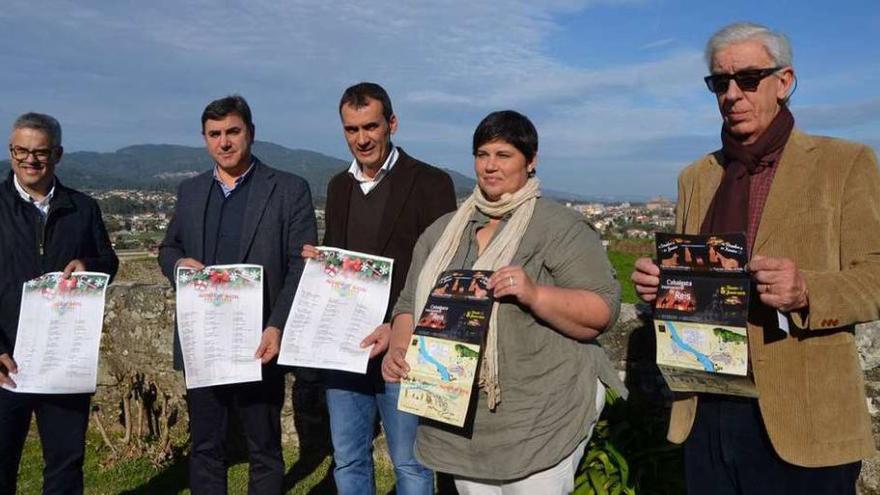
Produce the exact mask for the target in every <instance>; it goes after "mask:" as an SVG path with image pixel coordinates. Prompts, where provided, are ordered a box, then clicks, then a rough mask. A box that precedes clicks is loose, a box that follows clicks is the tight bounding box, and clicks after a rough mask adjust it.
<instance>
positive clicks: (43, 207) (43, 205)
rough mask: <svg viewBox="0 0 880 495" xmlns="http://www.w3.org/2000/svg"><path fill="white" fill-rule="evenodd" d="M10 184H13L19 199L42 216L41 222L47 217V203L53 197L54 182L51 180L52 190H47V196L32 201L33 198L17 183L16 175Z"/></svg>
mask: <svg viewBox="0 0 880 495" xmlns="http://www.w3.org/2000/svg"><path fill="white" fill-rule="evenodd" d="M12 183H13V184H15V190H16V191H18V195H19V196H21V199H23V200H25V201H27V202H28V203H30V204H32V205H34V206H36V207H37V209H38V210H40V215H42V216H43V220H45V219H46V217H47V216H48V215H49V202H50V201H52V197H54V196H55V180H54V179H53V180H52V188H51V189H49V194H47V195H46V197H45V198H43V199H42V200H37V199H34V197H33V196H31V195H30V194H28V193H27V191H25V190H24V188H23V187H21V184H20V183H19V182H18V177H17V176H16V175H14V174H13V175H12Z"/></svg>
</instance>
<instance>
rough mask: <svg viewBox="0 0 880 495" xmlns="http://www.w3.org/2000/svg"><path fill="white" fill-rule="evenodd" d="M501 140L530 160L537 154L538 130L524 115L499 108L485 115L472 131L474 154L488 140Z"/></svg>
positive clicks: (527, 160)
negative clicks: (497, 110) (499, 109)
mask: <svg viewBox="0 0 880 495" xmlns="http://www.w3.org/2000/svg"><path fill="white" fill-rule="evenodd" d="M499 139H500V140H502V141H504V142H507V143H509V144H511V145H512V146H513V147H514V148H516V149H518V150H519V151H520V153H522V154H523V155H525V157H526V162H531V161H532V160H533V159H534V158H535V155H537V154H538V130H537V129H535V125H534V124H532V121H531V120H529V118H528V117H526V116H525V115H523V114H521V113H519V112H515V111H513V110H501V111H499V112H492V113H490V114H489V115H487V116H486V117H485V118H484V119H483V120H482V121H481V122H480V125H478V126H477V130H475V131H474V149H473V154H474V156H476V155H477V149H478V148H479V147H480V146H482V145H484V144H486V143H489V142H492V141H496V140H499Z"/></svg>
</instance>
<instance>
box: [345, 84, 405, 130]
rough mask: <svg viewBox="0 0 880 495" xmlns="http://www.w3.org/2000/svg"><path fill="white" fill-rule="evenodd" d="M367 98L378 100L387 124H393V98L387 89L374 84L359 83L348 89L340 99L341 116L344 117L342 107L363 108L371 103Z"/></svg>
mask: <svg viewBox="0 0 880 495" xmlns="http://www.w3.org/2000/svg"><path fill="white" fill-rule="evenodd" d="M367 98H369V99H372V100H376V101H378V102H379V103H381V104H382V116H383V117H385V121H386V122H391V116H392V115H394V109H393V108H392V107H391V98H390V97H389V96H388V92H387V91H385V88H383V87H382V86H379V85H378V84H376V83H372V82H362V83H357V84H355V85H354V86H350V87H348V88H347V89H346V90H345V92H343V93H342V98H340V99H339V115H342V107H344V106H345V105H351V106H352V107H354V108H356V109H357V108H363V107H365V106H367V105H368V104H369V103H370V102H369V101H367Z"/></svg>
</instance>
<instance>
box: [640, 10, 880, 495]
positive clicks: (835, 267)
mask: <svg viewBox="0 0 880 495" xmlns="http://www.w3.org/2000/svg"><path fill="white" fill-rule="evenodd" d="M706 61H707V63H708V65H709V71H710V75H709V76H707V77H706V78H705V80H706V85H707V86H708V88H709V90H710V91H711V92H712V93H714V95H715V98H716V100H717V101H718V108H719V110H720V112H721V117H722V122H723V125H722V129H721V142H722V148H721V149H720V150H719V151H716V152H714V153H711V154H709V155H706V156H705V157H703V158H701V159H700V160H697V161H696V162H695V163H693V164H691V165H690V166H688V167H687V168H686V169H685V170H684V171H683V172H682V174H681V176H680V177H679V184H678V205H677V207H676V231H677V232H683V233H689V234H694V233H711V232H734V231H742V232H745V233H746V237H747V245H748V249H749V252H750V254H751V260H750V262H749V266H748V268H749V271H750V272H751V275H752V279H753V281H754V284H753V294H754V295H753V297H752V300H751V304H750V307H749V326H748V338H749V350H750V363H749V364H750V374H751V376H752V377H753V379H754V381H755V385H756V387H757V390H758V394H759V397H758V399H745V398H738V397H731V396H725V395H717V394H690V395H684V394H680V395H678V396H677V397H676V400H675V402H674V404H673V408H672V417H671V421H670V425H669V433H668V438H669V440H671V441H672V442H675V443H684V453H685V467H686V477H687V486H688V492H689V493H695V494H696V493H700V494H702V493H713V494H722V495H723V494H763V493H767V494H771V493H772V494H788V493H791V494H801V493H811V494H846V493H851V494H854V493H855V485H856V481H857V478H858V476H859V471H860V469H861V460H862V459H865V458H867V457H870V456H873V455H874V454H875V446H874V439H873V437H872V433H871V421H870V416H869V414H868V410H867V406H866V402H865V393H864V378H863V375H862V371H861V368H860V367H859V362H858V356H857V352H856V347H855V344H854V338H853V325H855V324H856V323H859V322H864V321H870V320H876V319H878V318H880V173H878V168H877V159H876V157H875V155H874V153H873V152H872V151H871V149H870V148H868V147H867V146H864V145H861V144H857V143H852V142H848V141H843V140H839V139H832V138H828V137H822V136H811V135H807V134H805V133H803V132H801V131H800V130H798V129H797V128H795V127H794V117H793V116H792V114H791V112H789V110H788V106H787V102H788V98H789V97H790V95H791V92H792V91H793V87H794V86H795V72H794V69H793V67H792V54H791V47H790V45H789V42H788V40H787V39H786V38H785V36H783V35H781V34H779V33H776V32H773V31H771V30H769V29H767V28H766V27H763V26H759V25H756V24H749V23H740V24H733V25H730V26H727V27H725V28H723V29H721V30H720V31H718V32H717V33H716V34H715V35H714V36H712V38H711V39H710V40H709V42H708V44H707V46H706ZM632 278H633V282H634V283H635V284H636V290H637V291H638V293H639V294H640V296H641V297H642V299H643V300H645V301H646V302H651V301H653V300H654V299H655V298H656V293H657V286H658V283H659V270H658V268H657V266H656V265H655V264H654V263H653V262H652V261H651V260H650V259H647V258H642V259H639V260H638V261H637V262H636V270H635V272H634V273H633V276H632Z"/></svg>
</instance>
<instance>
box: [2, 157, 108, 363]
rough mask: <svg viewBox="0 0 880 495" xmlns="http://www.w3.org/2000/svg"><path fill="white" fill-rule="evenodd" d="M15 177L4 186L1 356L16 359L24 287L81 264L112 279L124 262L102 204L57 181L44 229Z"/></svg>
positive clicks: (7, 179)
mask: <svg viewBox="0 0 880 495" xmlns="http://www.w3.org/2000/svg"><path fill="white" fill-rule="evenodd" d="M12 177H13V176H12V172H10V173H9V175H8V176H7V178H6V180H5V181H4V182H3V183H0V260H2V263H3V265H2V267H0V354H4V353H9V354H12V351H13V349H14V348H15V336H16V333H17V332H18V312H19V307H20V306H21V290H22V284H24V283H25V282H26V281H28V280H30V279H33V278H36V277H39V276H40V275H43V274H45V273H48V272H56V271H62V270H64V267H65V266H67V264H68V263H70V262H71V261H73V260H75V259H78V260H81V261H82V262H83V263H84V264H85V266H86V270H88V271H93V272H103V273H107V274H109V275H110V277H111V278H112V277H113V276H115V275H116V270H117V268H119V260H118V259H117V258H116V254H115V253H114V252H113V248H112V247H111V246H110V237H109V236H108V235H107V229H106V228H105V227H104V221H103V220H102V219H101V210H100V208H99V207H98V202H97V201H95V200H94V199H92V198H91V197H89V196H87V195H85V194H83V193H81V192H78V191H75V190H73V189H70V188H68V187H65V186H64V185H62V184H61V182H60V181H59V180H58V179H57V178H56V179H55V195H54V196H53V197H52V201H51V203H50V206H49V216H48V217H47V219H46V224H45V226H43V224H42V222H41V218H40V212H39V210H37V208H36V207H35V206H34V205H32V204H29V203H28V202H26V201H25V200H23V199H22V198H21V196H19V195H18V191H17V190H16V189H15V184H13V182H12V180H13V179H12Z"/></svg>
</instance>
